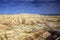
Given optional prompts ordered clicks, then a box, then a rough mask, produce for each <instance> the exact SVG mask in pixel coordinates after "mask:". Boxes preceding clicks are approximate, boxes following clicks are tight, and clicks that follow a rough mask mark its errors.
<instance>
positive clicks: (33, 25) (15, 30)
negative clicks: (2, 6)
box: [0, 14, 60, 40]
mask: <svg viewBox="0 0 60 40" xmlns="http://www.w3.org/2000/svg"><path fill="white" fill-rule="evenodd" d="M59 29H60V16H54V15H53V16H47V15H38V14H15V15H0V35H1V36H0V40H55V39H56V40H57V39H60V38H59V36H60V35H57V34H59V32H60V30H59ZM51 30H52V31H51ZM55 32H56V33H55ZM54 33H55V34H56V36H57V37H53V36H55V34H54ZM51 37H52V38H54V39H52V38H51Z"/></svg>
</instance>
